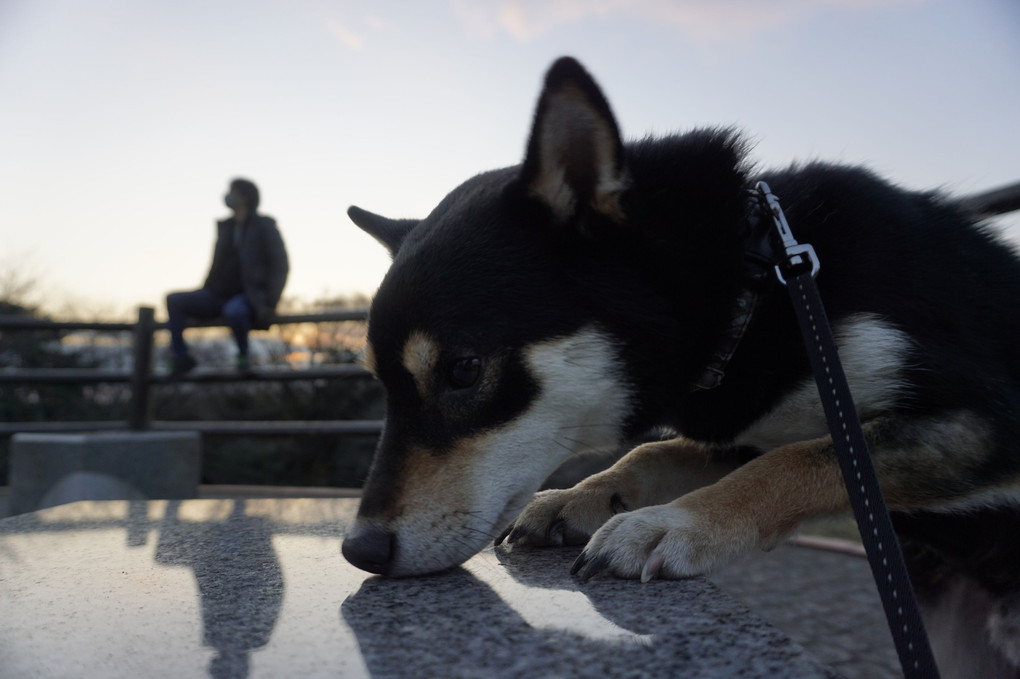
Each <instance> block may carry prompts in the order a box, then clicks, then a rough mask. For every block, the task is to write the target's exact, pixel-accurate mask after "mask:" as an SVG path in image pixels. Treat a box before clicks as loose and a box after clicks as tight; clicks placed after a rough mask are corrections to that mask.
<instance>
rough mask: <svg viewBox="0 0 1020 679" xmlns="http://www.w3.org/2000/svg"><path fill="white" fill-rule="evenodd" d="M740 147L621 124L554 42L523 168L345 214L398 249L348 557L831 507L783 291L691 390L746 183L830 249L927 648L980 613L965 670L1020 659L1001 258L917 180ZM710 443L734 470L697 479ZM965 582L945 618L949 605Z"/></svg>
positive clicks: (432, 559) (689, 528)
mask: <svg viewBox="0 0 1020 679" xmlns="http://www.w3.org/2000/svg"><path fill="white" fill-rule="evenodd" d="M745 156H746V146H745V143H744V142H743V141H742V139H741V137H740V136H739V135H738V134H737V133H735V132H734V131H732V130H727V129H709V130H701V131H694V132H690V133H687V134H683V135H679V136H673V137H668V138H662V139H646V140H643V141H639V142H636V143H630V144H624V143H623V142H622V140H621V137H620V134H619V131H618V129H617V125H616V122H615V120H614V118H613V115H612V113H611V111H610V109H609V105H608V104H607V102H606V100H605V98H604V97H603V95H602V93H601V92H600V90H599V88H598V86H597V85H596V84H595V82H594V81H593V80H592V79H591V77H590V76H589V75H588V74H587V73H586V72H585V70H584V69H583V68H582V67H581V66H580V65H579V64H578V63H577V62H576V61H574V60H572V59H569V58H564V59H561V60H559V61H557V62H556V63H555V64H554V65H553V66H552V68H551V69H550V71H549V73H548V75H547V77H546V81H545V87H544V90H543V92H542V94H541V98H540V100H539V102H538V107H537V110H536V112H535V116H534V122H533V129H532V131H531V136H530V140H529V141H528V146H527V151H526V155H525V158H524V162H523V163H522V164H521V165H519V166H516V167H511V168H506V169H502V170H496V171H492V172H487V173H483V174H480V175H478V176H476V177H474V178H472V179H470V180H468V181H467V182H465V183H464V184H463V185H461V186H460V187H458V188H456V189H455V190H454V191H453V192H451V193H450V194H449V195H448V196H447V197H446V198H445V199H444V200H443V201H442V202H441V203H440V204H439V206H438V207H436V208H435V210H434V211H433V212H432V214H430V215H429V216H428V217H426V218H425V219H422V220H420V221H418V220H389V219H385V218H382V217H379V216H377V215H374V214H371V213H368V212H366V211H364V210H360V209H358V208H351V210H350V213H349V214H350V216H351V218H352V219H353V220H354V221H355V222H356V223H357V224H358V225H359V226H360V227H362V228H363V229H364V230H366V231H367V232H368V233H370V234H371V235H373V236H374V237H376V238H377V239H378V240H380V241H381V242H382V243H383V244H385V245H386V246H387V247H388V248H389V250H390V252H391V253H392V255H393V264H392V267H391V269H390V271H389V273H388V274H387V276H386V278H385V280H384V281H383V282H382V285H381V287H380V288H379V291H378V293H377V295H376V297H375V300H374V302H373V304H372V309H371V314H370V319H369V333H368V334H369V342H368V348H367V363H368V365H369V368H370V369H371V370H372V371H373V372H374V373H375V374H376V375H377V376H378V377H379V379H380V380H382V382H383V384H384V385H385V387H386V391H387V408H388V410H387V416H386V425H385V429H384V432H383V436H382V439H381V441H380V443H379V448H378V451H377V453H376V457H375V460H374V463H373V466H372V470H371V473H370V474H369V478H368V480H367V483H366V485H365V488H364V496H363V499H362V501H361V507H360V511H359V514H358V519H357V522H356V525H355V526H354V527H353V529H352V531H351V533H350V534H349V535H348V536H347V539H346V540H345V541H344V545H343V552H344V555H345V556H346V557H347V559H348V560H350V561H351V562H352V563H353V564H355V565H356V566H358V567H360V568H363V569H365V570H368V571H371V572H373V573H380V574H384V575H393V576H401V575H411V574H417V573H425V572H431V571H438V570H442V569H445V568H448V567H450V566H453V565H455V564H459V563H461V562H463V561H464V560H466V559H467V558H469V557H470V556H472V555H473V554H474V553H475V552H476V551H478V550H479V549H480V548H482V547H483V546H484V545H485V544H486V543H487V542H489V541H491V540H493V538H508V541H509V542H510V543H514V544H530V545H539V546H541V545H561V544H583V543H587V546H586V547H585V549H584V552H583V553H582V554H581V556H580V557H579V561H578V563H577V564H576V568H575V569H577V570H580V571H581V573H582V575H585V576H590V575H593V574H594V573H596V572H606V573H610V574H613V575H617V576H620V577H625V578H641V579H648V578H652V577H666V578H677V577H684V576H688V575H692V574H697V573H705V572H708V571H711V570H712V569H713V567H715V566H717V565H719V564H721V563H724V562H726V561H727V560H729V559H732V558H733V557H736V556H738V555H741V554H743V553H746V552H749V551H751V550H754V549H768V548H770V547H771V546H773V545H775V544H776V543H777V542H778V541H779V540H781V539H782V538H783V537H784V536H786V535H788V534H789V533H790V532H791V531H793V530H794V529H795V528H796V527H797V525H798V524H799V523H800V522H801V521H802V520H804V519H806V518H809V517H813V516H817V515H821V514H826V513H832V512H840V511H845V510H847V509H848V501H847V494H846V491H845V489H844V487H843V480H842V477H841V474H840V470H839V467H838V463H837V461H836V459H835V456H834V453H833V451H832V448H831V445H830V440H829V438H828V434H827V429H826V425H825V420H824V416H823V414H822V411H821V407H820V405H819V402H818V396H817V392H816V388H815V386H814V383H813V381H812V376H811V373H810V368H809V365H808V360H807V356H806V354H805V350H804V348H803V344H802V342H801V339H800V335H799V330H798V327H797V323H796V320H795V317H794V315H793V310H792V308H791V305H790V302H789V298H788V297H787V295H786V293H785V291H784V289H783V288H782V287H780V286H779V284H777V283H775V282H771V283H769V284H766V285H764V286H760V285H759V288H760V289H758V290H756V294H757V304H756V305H755V306H754V308H753V310H752V312H751V316H750V321H749V324H748V325H747V327H746V331H745V332H744V334H743V336H742V338H741V339H740V340H739V343H737V344H736V348H735V351H734V352H733V353H732V357H731V358H730V359H729V360H728V362H727V363H726V364H725V367H724V372H725V377H724V378H723V379H722V381H721V383H720V384H718V385H717V386H715V387H714V388H709V389H706V388H701V387H704V386H708V385H707V384H705V383H704V380H703V374H704V373H705V371H706V368H708V367H715V368H719V367H720V365H721V364H720V363H719V362H718V360H717V356H718V354H720V347H721V346H723V345H726V344H727V342H730V343H732V341H731V340H732V337H730V336H729V335H728V333H729V328H731V326H733V320H734V317H735V315H739V314H742V313H746V312H747V308H746V307H740V306H739V305H738V304H737V300H738V299H742V298H746V296H745V295H743V294H742V293H743V292H744V291H745V290H746V289H747V287H748V286H750V285H757V284H756V283H753V282H751V281H750V280H749V279H747V278H746V276H745V271H746V266H745V265H746V257H745V250H747V249H748V243H747V240H748V238H749V235H748V228H749V227H748V224H749V215H748V200H747V192H748V189H749V188H750V187H752V186H753V183H754V181H756V180H758V179H765V180H767V182H768V183H769V185H770V186H771V188H772V190H773V191H774V192H775V193H776V195H778V196H779V197H780V199H781V200H782V203H783V206H784V208H785V210H786V214H787V217H788V219H789V222H790V224H791V226H792V228H793V230H794V232H795V234H796V236H797V238H798V240H800V241H801V242H809V243H811V244H813V246H814V248H815V250H816V251H817V252H818V255H819V258H820V260H821V262H822V269H821V272H820V274H819V276H818V279H817V280H818V285H819V287H820V290H821V293H822V297H823V299H824V301H825V304H826V307H827V310H828V314H829V317H830V321H831V322H832V325H833V327H834V331H835V333H836V336H837V341H838V344H839V349H840V353H841V357H842V360H843V362H844V369H845V371H846V373H847V375H848V378H849V381H850V386H851V388H852V390H853V393H854V397H855V401H856V404H857V407H858V410H859V412H860V415H861V418H862V420H863V422H864V426H865V430H866V434H867V436H868V438H869V442H870V446H871V452H872V455H873V457H874V460H875V464H876V466H877V469H878V472H879V476H880V479H881V483H882V487H883V490H884V492H885V496H886V499H887V501H888V503H889V505H890V507H891V508H892V509H893V510H895V513H896V517H895V519H896V522H897V530H898V531H899V533H900V535H901V539H902V541H903V544H904V547H905V550H906V552H907V557H908V561H909V564H910V567H911V572H912V574H913V578H914V580H915V583H916V587H917V589H918V592H919V595H920V597H921V598H922V601H923V606H924V607H925V611H926V614H927V617H928V619H929V625H930V626H931V627H932V630H931V633H932V636H933V641H934V643H935V644H936V645H940V643H941V642H942V641H944V639H943V637H946V639H950V638H955V639H956V642H955V643H956V644H957V645H958V644H959V643H960V642H959V640H960V639H961V638H962V635H965V634H973V635H975V636H977V637H980V638H981V639H983V640H984V641H982V643H984V644H985V648H986V649H988V654H987V655H986V656H983V657H985V658H986V659H987V662H989V663H992V664H995V663H999V664H1000V665H1001V667H1003V668H1009V667H1013V668H1015V667H1016V666H1017V665H1018V664H1020V419H1018V413H1020V313H1017V311H1018V310H1017V301H1018V299H1020V260H1018V258H1017V257H1016V255H1015V254H1014V253H1013V252H1012V251H1011V250H1010V249H1009V248H1007V247H1006V246H1004V245H1002V244H1000V243H999V242H997V241H996V239H995V238H994V237H993V236H992V235H990V234H989V233H988V232H986V231H985V230H983V229H982V228H980V226H978V225H975V224H974V223H973V220H972V219H970V218H969V217H968V216H967V215H965V214H964V213H963V212H962V211H961V210H960V209H958V208H957V207H955V206H954V205H953V204H952V203H950V202H948V201H946V200H944V199H942V198H940V197H939V196H937V195H934V194H917V193H910V192H906V191H903V190H900V189H898V188H895V187H893V186H891V185H889V184H887V183H885V182H883V181H881V180H879V179H877V178H875V177H874V176H873V175H871V174H869V173H868V172H866V171H863V170H860V169H855V168H846V167H838V166H831V165H823V164H811V165H807V166H803V167H800V168H795V169H790V170H787V171H782V172H772V173H764V174H762V175H760V176H753V177H752V170H751V168H750V167H749V165H748V161H747V160H746V159H745ZM695 385H700V386H695ZM656 427H658V428H665V429H667V430H669V431H671V432H673V433H675V434H677V435H678V436H679V437H678V438H675V439H673V440H668V441H662V442H658V443H651V444H646V445H643V446H640V447H638V448H636V449H635V450H633V451H632V452H631V453H629V454H628V455H627V456H625V457H624V458H623V459H621V460H620V461H619V462H618V463H617V464H616V465H615V466H613V467H612V468H610V469H609V470H607V471H605V472H603V473H600V474H597V475H595V476H592V477H590V478H588V479H586V480H584V481H582V482H581V483H579V484H578V485H577V486H575V487H574V488H571V489H568V490H556V491H545V492H543V493H540V494H538V495H537V496H535V497H534V499H532V495H533V494H534V493H535V491H536V489H538V488H539V486H540V484H541V483H542V481H543V480H544V479H545V478H546V476H547V475H548V474H549V473H550V472H551V471H553V470H554V469H555V468H556V467H557V466H558V465H559V464H560V463H561V462H563V461H564V459H566V458H567V457H568V456H570V455H572V454H574V453H577V452H580V451H587V450H590V449H593V448H600V447H611V446H615V445H618V444H619V442H621V441H623V440H626V439H627V438H628V437H633V436H635V435H637V434H639V433H641V432H646V431H649V430H651V429H653V428H656ZM720 465H722V466H728V468H729V469H731V470H732V471H730V472H729V473H728V474H726V475H724V476H723V477H722V478H721V480H718V481H717V482H715V483H710V484H709V485H702V484H704V483H705V479H706V476H707V474H708V471H709V468H710V467H713V466H720ZM699 486H700V487H699ZM529 500H531V502H530V504H528V501H529ZM526 505H527V506H526ZM522 510H523V511H522ZM507 526H510V528H509V529H508V530H506V531H504V529H505V528H506V527H507ZM960 601H963V602H964V603H965V606H964V608H967V609H968V610H969V611H970V617H969V618H968V619H967V620H966V621H963V622H962V624H961V618H960V617H959V616H956V617H953V616H951V615H945V614H944V611H947V610H949V609H950V608H952V605H953V604H954V602H956V603H958V602H960ZM975 615H977V616H980V624H979V625H975V624H974V616H975ZM940 616H941V617H940ZM940 621H941V622H942V623H944V624H939V623H940ZM947 630H948V631H947ZM967 643H971V642H967ZM953 645H954V644H953V643H950V644H941V647H942V648H949V647H952V646H953ZM976 648H977V647H976V646H973V645H971V646H969V648H968V649H967V654H968V655H973V654H974V653H975V649H976ZM946 653H948V651H940V657H939V659H940V661H941V664H942V665H943V671H944V672H946V673H947V674H948V673H951V670H949V669H947V667H948V665H947V663H948V664H952V662H954V661H953V660H952V659H951V658H950V656H949V655H946ZM982 662H983V661H982ZM989 667H990V666H989ZM1005 671H1009V670H1008V669H1007V670H1005ZM1013 671H1015V670H1013ZM974 676H977V675H974ZM983 676H990V675H987V674H986V675H983Z"/></svg>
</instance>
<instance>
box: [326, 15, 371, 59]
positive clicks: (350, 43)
mask: <svg viewBox="0 0 1020 679" xmlns="http://www.w3.org/2000/svg"><path fill="white" fill-rule="evenodd" d="M326 27H327V28H328V29H329V32H330V33H332V34H333V35H334V36H335V37H337V38H338V39H339V40H340V42H341V43H343V44H344V45H345V46H346V47H347V48H348V49H351V50H354V51H355V52H360V51H361V50H362V49H364V47H365V39H364V38H362V37H361V36H360V35H358V34H357V33H355V32H354V31H352V30H351V29H349V28H347V26H345V25H344V24H342V23H340V22H339V21H337V20H336V19H330V20H329V21H328V22H326Z"/></svg>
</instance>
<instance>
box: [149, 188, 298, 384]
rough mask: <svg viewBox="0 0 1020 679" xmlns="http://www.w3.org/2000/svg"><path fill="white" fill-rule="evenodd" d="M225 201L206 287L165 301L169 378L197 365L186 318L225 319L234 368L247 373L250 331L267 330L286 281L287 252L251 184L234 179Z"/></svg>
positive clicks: (177, 294)
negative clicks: (233, 351) (188, 341)
mask: <svg viewBox="0 0 1020 679" xmlns="http://www.w3.org/2000/svg"><path fill="white" fill-rule="evenodd" d="M224 202H225V203H226V205H227V207H229V208H230V209H231V210H232V211H233V212H234V216H233V217H231V218H229V219H224V220H223V221H220V222H218V223H217V224H216V247H215V249H214V250H213V260H212V266H211V267H210V268H209V275H208V276H207V277H206V279H205V284H204V285H203V286H202V288H201V289H200V290H193V291H191V292H173V293H170V294H169V295H167V297H166V310H167V315H168V316H169V322H168V326H169V329H170V346H171V349H172V351H173V358H172V362H171V368H170V370H171V374H172V375H173V376H179V375H182V374H184V373H186V372H187V371H189V370H191V369H192V368H194V367H195V359H194V358H192V357H191V355H190V354H189V353H188V346H187V344H185V342H184V328H185V325H186V322H187V319H189V318H195V319H206V318H217V317H223V318H224V319H225V320H226V322H227V325H229V326H230V329H231V331H232V332H233V335H234V339H235V340H236V341H237V367H238V369H239V370H241V371H247V370H248V369H249V367H250V365H251V359H250V358H249V355H248V331H249V330H251V329H252V328H255V329H259V330H264V329H266V328H268V327H269V321H270V318H271V317H272V315H273V312H274V310H275V309H276V304H277V303H278V302H279V301H280V295H281V294H282V293H283V286H284V284H285V283H286V282H287V273H288V271H289V264H288V262H287V250H286V248H285V247H284V245H283V238H282V237H281V236H280V231H279V230H278V229H277V228H276V221H275V220H274V219H273V218H272V217H266V216H265V215H260V214H258V207H259V190H258V188H257V187H256V186H255V184H253V183H252V182H250V181H248V180H247V179H235V180H233V181H232V182H230V192H229V193H227V195H226V196H225V197H224Z"/></svg>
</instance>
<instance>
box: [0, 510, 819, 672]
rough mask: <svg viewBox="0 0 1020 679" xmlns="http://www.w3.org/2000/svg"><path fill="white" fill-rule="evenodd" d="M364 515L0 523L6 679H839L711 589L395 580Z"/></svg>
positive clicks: (514, 555) (543, 556)
mask: <svg viewBox="0 0 1020 679" xmlns="http://www.w3.org/2000/svg"><path fill="white" fill-rule="evenodd" d="M356 507H357V500H352V499H316V500H184V501H148V502H146V501H137V502H79V503H75V504H71V505H65V506H62V507H55V508H52V509H48V510H43V511H40V512H35V513H32V514H25V515H21V516H15V517H12V518H9V519H3V520H0V677H3V678H6V677H139V676H145V677H164V676H165V677H204V676H210V677H249V676H250V677H320V676H321V677H430V676H435V677H478V678H482V677H498V676H503V677H804V678H809V677H832V676H836V675H834V674H833V672H832V670H830V669H828V668H826V667H825V666H823V665H821V664H820V663H819V662H818V661H817V660H816V659H815V658H813V657H812V656H810V655H809V654H807V653H806V652H805V651H804V650H803V649H802V648H801V647H799V646H797V645H796V644H794V643H793V642H792V641H790V640H789V639H788V638H787V637H786V636H784V635H783V634H782V633H781V632H779V631H778V630H776V629H775V628H773V627H771V626H769V625H768V624H767V623H765V622H764V621H762V620H761V619H760V618H758V617H756V616H754V615H753V614H751V613H749V612H748V610H747V609H746V608H745V607H744V606H743V605H741V604H739V603H737V602H736V601H735V600H733V599H732V598H730V597H729V596H728V595H726V594H723V593H722V592H721V591H720V590H718V589H717V588H716V587H715V586H714V585H712V584H711V583H709V582H708V581H706V580H704V579H700V578H697V579H692V580H686V581H680V582H662V581H653V582H651V583H648V584H646V585H641V584H639V583H636V582H627V581H618V580H609V579H597V580H593V581H591V582H589V583H587V584H581V583H580V582H579V581H578V580H576V579H575V578H572V577H571V576H570V575H569V573H568V570H569V565H570V563H571V561H572V560H573V558H574V556H576V554H577V551H578V550H577V549H576V548H575V549H557V550H517V551H514V550H505V549H503V548H498V549H496V550H492V549H488V550H486V551H484V552H482V553H481V554H479V555H477V556H476V557H474V558H473V559H471V560H470V561H469V562H468V563H467V564H465V565H464V567H462V568H458V569H455V570H453V571H450V572H447V573H443V574H440V575H435V576H430V577H422V578H409V579H402V580H386V579H382V578H377V577H373V576H370V575H368V574H367V573H363V572H361V571H359V570H357V569H355V568H354V567H353V566H351V565H349V564H348V563H347V562H346V561H344V559H343V558H342V557H341V556H340V552H339V543H340V539H341V537H342V535H343V532H344V529H345V527H346V526H347V525H348V524H349V522H350V520H351V519H352V518H353V516H354V513H355V511H356Z"/></svg>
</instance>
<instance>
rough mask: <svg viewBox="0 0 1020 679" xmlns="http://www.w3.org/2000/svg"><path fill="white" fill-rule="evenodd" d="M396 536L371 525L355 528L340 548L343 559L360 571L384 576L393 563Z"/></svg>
mask: <svg viewBox="0 0 1020 679" xmlns="http://www.w3.org/2000/svg"><path fill="white" fill-rule="evenodd" d="M396 542H397V536H396V535H394V534H393V533H390V532H388V531H385V530H383V529H381V528H378V527H376V526H373V525H371V524H363V525H360V526H356V527H355V528H354V530H352V531H351V532H350V533H349V534H348V535H347V537H346V538H344V544H343V547H342V548H341V549H342V551H343V553H344V558H345V559H347V560H348V561H350V562H351V563H352V564H354V565H355V566H357V567H358V568H360V569H361V570H364V571H368V572H369V573H376V574H378V575H386V573H387V572H388V571H389V569H390V565H391V563H392V561H393V553H394V551H396V550H395V548H396Z"/></svg>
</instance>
